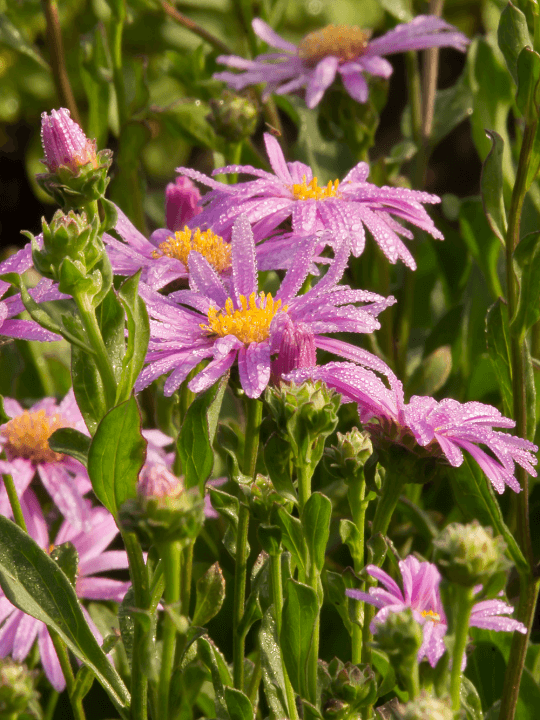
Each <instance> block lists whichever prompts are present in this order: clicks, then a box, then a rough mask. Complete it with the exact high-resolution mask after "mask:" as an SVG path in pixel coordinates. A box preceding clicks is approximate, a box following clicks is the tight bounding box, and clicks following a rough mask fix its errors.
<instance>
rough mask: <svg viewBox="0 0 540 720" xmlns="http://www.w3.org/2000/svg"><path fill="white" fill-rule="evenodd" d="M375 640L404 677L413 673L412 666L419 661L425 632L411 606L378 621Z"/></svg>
mask: <svg viewBox="0 0 540 720" xmlns="http://www.w3.org/2000/svg"><path fill="white" fill-rule="evenodd" d="M375 641H376V644H377V647H379V648H380V649H381V650H383V651H384V652H385V653H386V654H387V655H388V656H389V658H390V659H391V662H392V665H393V667H394V668H396V670H397V671H398V672H399V673H400V674H401V675H402V676H403V677H408V676H410V675H411V674H412V668H413V666H414V665H415V664H416V663H417V662H418V660H417V655H418V651H419V650H420V646H421V645H422V641H423V633H422V627H421V626H420V623H419V622H417V621H416V620H415V619H414V616H413V613H412V610H411V609H410V608H407V609H405V610H403V611H401V612H397V613H389V614H388V617H387V618H386V619H385V620H384V621H383V622H378V623H377V628H376V633H375Z"/></svg>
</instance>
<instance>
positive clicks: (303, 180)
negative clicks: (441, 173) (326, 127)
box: [177, 133, 443, 270]
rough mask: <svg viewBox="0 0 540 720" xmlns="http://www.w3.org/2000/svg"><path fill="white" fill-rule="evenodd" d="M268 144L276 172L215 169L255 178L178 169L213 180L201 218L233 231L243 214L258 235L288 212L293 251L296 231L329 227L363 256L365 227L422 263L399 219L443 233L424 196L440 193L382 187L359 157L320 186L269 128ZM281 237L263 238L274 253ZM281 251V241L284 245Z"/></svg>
mask: <svg viewBox="0 0 540 720" xmlns="http://www.w3.org/2000/svg"><path fill="white" fill-rule="evenodd" d="M264 142H265V145H266V152H267V154H268V159H269V161H270V165H271V167H272V170H273V173H270V172H267V171H266V170H258V169H257V168H254V167H251V166H250V165H228V166H227V167H224V168H218V169H217V170H214V172H213V175H216V174H220V173H237V172H240V173H247V174H250V175H255V176H256V178H257V179H256V180H250V181H248V182H242V183H236V184H232V185H227V184H225V183H221V182H218V181H217V180H212V179H211V178H208V177H207V176H206V175H203V173H201V172H198V171H197V170H191V169H190V168H183V167H180V168H177V171H178V172H181V173H183V174H184V175H187V176H188V177H190V178H192V179H193V180H198V181H199V182H201V183H204V184H205V185H208V186H209V187H210V188H212V191H211V192H209V193H207V194H206V195H205V196H204V197H203V199H202V201H201V202H202V203H203V205H204V206H205V207H204V211H203V213H202V214H201V215H200V216H199V217H198V218H197V223H199V224H200V225H201V226H203V223H204V227H211V228H212V229H213V230H214V232H216V233H220V234H221V235H223V236H225V237H226V236H227V234H228V233H229V232H230V229H231V227H232V225H233V223H234V221H235V219H236V218H237V217H238V216H239V215H245V216H246V217H247V219H248V220H249V222H250V223H251V224H252V225H253V231H254V233H255V236H256V237H257V238H268V234H269V233H271V232H272V231H274V230H275V229H276V228H277V227H278V226H279V225H280V224H281V223H282V222H283V221H284V220H287V219H288V218H290V219H291V222H292V235H291V236H287V237H286V243H287V245H288V252H289V254H294V253H295V252H296V251H297V246H296V243H295V237H301V238H302V237H304V238H305V237H306V236H311V235H316V234H321V233H324V232H325V231H326V232H327V233H328V234H329V235H330V236H331V237H334V238H336V239H337V240H338V241H345V242H347V243H348V246H349V247H350V251H351V252H352V253H353V255H355V256H356V257H358V256H359V255H361V254H362V252H363V250H364V246H365V240H366V229H367V230H368V231H369V232H370V233H371V234H372V235H373V237H374V239H375V241H376V242H377V244H378V245H379V247H380V248H381V250H382V251H383V253H384V254H385V255H386V257H387V258H388V259H389V260H390V262H392V263H395V262H396V261H397V260H398V259H401V260H403V262H404V263H405V264H406V265H407V266H408V267H410V268H411V269H412V270H414V269H415V268H416V263H415V261H414V259H413V257H412V255H411V253H410V252H409V250H408V249H407V247H406V246H405V244H404V243H403V242H402V240H401V238H400V236H402V237H405V238H407V239H409V240H410V239H412V238H413V234H412V232H411V231H410V230H408V229H407V228H406V227H404V226H403V225H402V224H401V222H400V221H403V222H409V223H411V224H412V225H416V226H417V227H418V228H420V229H421V230H424V231H425V232H428V233H430V235H432V236H433V237H435V238H438V239H439V240H442V239H443V235H442V233H441V232H439V230H437V228H436V227H435V225H434V223H433V221H432V219H431V218H430V217H429V215H428V214H427V212H426V210H425V209H424V208H423V207H422V203H438V202H440V198H439V197H437V196H436V195H431V194H429V193H426V192H422V191H419V190H409V189H407V188H394V187H388V186H384V187H378V186H377V185H372V184H371V183H369V182H367V177H368V174H369V165H368V164H367V163H365V162H360V163H358V165H355V167H354V168H352V170H351V171H350V172H349V173H348V174H347V175H346V176H345V178H344V179H343V180H342V181H341V182H340V181H339V180H334V181H333V182H332V181H330V182H329V183H328V185H326V186H323V187H320V186H319V185H318V184H317V178H316V177H313V173H312V171H311V168H310V167H309V166H308V165H304V163H301V162H292V163H290V162H286V161H285V157H284V155H283V151H282V150H281V147H280V145H279V143H278V142H277V140H276V139H275V138H274V137H272V136H271V135H269V134H268V133H265V135H264ZM282 239H283V236H280V235H279V234H278V235H276V236H273V237H271V238H268V239H266V240H265V241H264V246H265V247H266V249H267V252H268V253H271V252H272V249H273V247H274V244H276V245H277V243H278V242H279V241H280V240H282ZM279 249H280V250H281V251H282V252H283V248H282V247H281V246H279Z"/></svg>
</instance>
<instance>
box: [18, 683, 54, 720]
mask: <svg viewBox="0 0 540 720" xmlns="http://www.w3.org/2000/svg"><path fill="white" fill-rule="evenodd" d="M59 697H60V693H59V692H58V690H55V689H54V688H53V689H52V690H51V692H50V693H49V697H48V698H47V705H46V707H45V712H44V714H43V720H53V716H54V711H55V709H56V704H57V703H58V698H59ZM16 717H19V715H18V713H17V716H16Z"/></svg>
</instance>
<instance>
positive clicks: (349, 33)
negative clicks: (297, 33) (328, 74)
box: [298, 25, 371, 66]
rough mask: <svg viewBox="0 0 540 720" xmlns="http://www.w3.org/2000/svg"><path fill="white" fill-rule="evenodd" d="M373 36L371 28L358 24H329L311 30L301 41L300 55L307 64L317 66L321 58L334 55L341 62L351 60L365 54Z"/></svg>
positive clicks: (299, 46)
mask: <svg viewBox="0 0 540 720" xmlns="http://www.w3.org/2000/svg"><path fill="white" fill-rule="evenodd" d="M370 36H371V33H370V32H369V30H363V29H362V28H360V27H358V26H357V25H353V26H350V25H327V26H326V27H325V28H322V30H316V31H315V32H311V33H309V34H308V35H306V36H305V38H303V40H301V41H300V44H299V45H298V57H299V58H300V59H301V60H303V61H304V62H305V63H306V64H307V65H311V66H315V65H316V64H317V63H318V62H319V61H320V60H323V59H324V58H325V57H328V56H329V55H333V56H334V57H337V58H339V59H340V60H341V62H349V61H351V60H355V59H356V58H358V57H360V56H361V55H363V54H364V53H365V52H366V50H367V46H368V41H369V38H370Z"/></svg>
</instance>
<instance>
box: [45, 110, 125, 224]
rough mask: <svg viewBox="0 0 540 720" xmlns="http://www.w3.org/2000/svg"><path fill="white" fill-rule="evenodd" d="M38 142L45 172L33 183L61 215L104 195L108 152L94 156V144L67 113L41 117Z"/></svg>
mask: <svg viewBox="0 0 540 720" xmlns="http://www.w3.org/2000/svg"><path fill="white" fill-rule="evenodd" d="M41 141H42V144H43V151H44V153H45V158H44V160H43V163H44V165H45V166H46V167H47V169H48V171H49V172H47V173H41V174H39V175H37V176H36V180H37V181H38V183H39V185H40V186H41V187H42V188H43V190H45V192H46V193H48V194H49V195H52V197H53V198H54V199H55V201H56V202H57V203H58V205H60V206H61V207H62V208H64V210H65V211H67V210H69V209H73V208H78V207H84V206H85V205H86V204H88V203H90V202H93V201H95V200H99V199H100V198H102V197H103V196H104V195H105V190H106V188H107V185H108V184H109V178H108V176H107V174H108V172H109V168H110V166H111V163H112V152H111V151H110V150H100V151H99V152H96V142H95V140H89V139H88V138H87V137H86V135H85V134H84V132H83V130H82V129H81V128H80V127H79V125H77V123H76V122H74V121H73V120H72V119H71V117H70V115H69V110H66V108H60V110H53V111H52V112H51V115H50V116H48V115H47V113H43V114H42V116H41Z"/></svg>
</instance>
